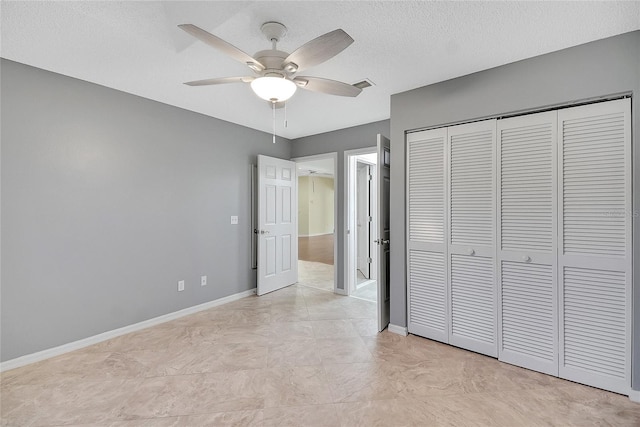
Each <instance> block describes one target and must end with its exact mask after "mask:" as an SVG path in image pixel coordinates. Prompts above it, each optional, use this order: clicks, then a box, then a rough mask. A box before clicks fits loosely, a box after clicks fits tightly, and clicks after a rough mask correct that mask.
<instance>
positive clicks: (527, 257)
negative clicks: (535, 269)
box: [522, 255, 531, 262]
mask: <svg viewBox="0 0 640 427" xmlns="http://www.w3.org/2000/svg"><path fill="white" fill-rule="evenodd" d="M522 261H524V262H531V257H530V256H529V255H523V256H522Z"/></svg>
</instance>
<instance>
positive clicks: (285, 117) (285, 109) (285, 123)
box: [284, 102, 288, 127]
mask: <svg viewBox="0 0 640 427" xmlns="http://www.w3.org/2000/svg"><path fill="white" fill-rule="evenodd" d="M284 127H288V123H287V103H286V102H285V103H284Z"/></svg>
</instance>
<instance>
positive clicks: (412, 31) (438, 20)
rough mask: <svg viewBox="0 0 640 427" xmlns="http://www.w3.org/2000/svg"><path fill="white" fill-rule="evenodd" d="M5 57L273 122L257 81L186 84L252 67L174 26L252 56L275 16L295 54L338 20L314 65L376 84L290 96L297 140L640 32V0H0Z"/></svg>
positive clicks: (318, 70)
mask: <svg viewBox="0 0 640 427" xmlns="http://www.w3.org/2000/svg"><path fill="white" fill-rule="evenodd" d="M0 7H1V9H0V13H1V15H2V19H1V21H0V25H1V36H2V39H1V49H0V56H2V57H4V58H7V59H11V60H13V61H17V62H21V63H24V64H28V65H32V66H35V67H39V68H43V69H45V70H50V71H54V72H57V73H61V74H65V75H68V76H71V77H75V78H79V79H82V80H87V81H90V82H93V83H97V84H100V85H104V86H108V87H111V88H114V89H118V90H122V91H125V92H129V93H132V94H135V95H139V96H143V97H145V98H149V99H153V100H156V101H160V102H164V103H166V104H170V105H175V106H178V107H181V108H185V109H187V110H192V111H196V112H199V113H202V114H206V115H209V116H213V117H217V118H220V119H223V120H227V121H230V122H233V123H238V124H241V125H244V126H248V127H251V128H254V129H259V130H263V131H266V132H270V131H271V126H272V124H271V123H272V122H271V120H272V115H271V112H270V110H269V106H268V105H267V104H266V103H265V102H264V101H261V100H259V99H258V98H257V97H256V96H255V95H254V94H253V93H252V91H251V89H250V88H249V86H248V85H243V84H236V85H222V86H210V87H188V86H185V85H183V84H182V82H185V81H190V80H198V79H204V78H211V77H224V76H237V75H247V74H248V73H247V69H246V67H245V66H243V65H242V64H240V63H238V62H236V61H234V60H232V59H229V58H228V57H226V56H225V55H224V54H222V53H220V52H218V51H216V50H214V49H213V48H211V47H209V46H207V45H205V44H203V43H201V42H199V41H196V40H195V39H193V38H192V37H190V36H189V35H188V34H186V33H184V32H183V31H181V30H180V29H178V28H177V25H178V24H182V23H192V24H195V25H198V26H200V27H202V28H204V29H206V30H207V31H209V32H211V33H213V34H215V35H217V36H219V37H222V38H223V39H225V40H227V41H228V42H230V43H231V44H233V45H235V46H237V47H239V48H240V49H242V50H244V51H245V52H247V53H249V54H254V53H255V52H256V51H259V50H263V49H268V48H269V47H270V45H269V43H268V42H267V41H266V40H265V39H264V38H263V36H262V34H261V33H260V30H259V29H260V25H261V24H262V23H263V22H265V21H272V20H275V21H279V22H282V23H283V24H285V25H286V26H287V27H288V29H289V32H288V34H287V35H286V37H285V38H284V39H283V40H282V42H281V43H280V44H279V49H281V50H285V51H288V52H291V51H293V50H295V49H296V48H297V47H299V46H300V45H302V44H304V43H305V42H307V41H309V40H311V39H313V38H315V37H317V36H319V35H321V34H324V33H326V32H328V31H331V30H334V29H336V28H342V29H344V30H345V31H346V32H347V33H349V34H350V35H351V36H352V37H353V38H354V39H355V43H353V44H352V45H351V46H350V47H349V48H347V49H346V50H345V51H343V52H342V53H340V54H339V55H338V56H336V57H335V58H333V59H331V60H329V61H328V62H326V63H324V64H321V65H319V66H317V67H314V68H312V69H309V70H306V71H305V72H304V74H308V75H315V76H318V77H324V78H330V79H335V80H341V81H344V82H347V83H355V82H358V81H360V80H363V79H365V78H368V79H370V80H371V81H372V82H374V83H375V86H374V87H371V88H368V89H365V90H364V91H363V93H362V94H361V95H360V96H359V97H357V98H343V97H335V96H330V95H324V94H318V93H312V92H308V91H303V90H299V91H298V92H297V93H296V94H295V95H294V97H293V98H292V99H291V100H290V101H289V103H288V108H287V115H288V127H287V128H286V129H285V128H283V120H282V118H283V114H284V111H283V110H279V111H278V124H277V126H278V131H277V132H278V134H279V135H282V136H284V137H287V138H297V137H301V136H306V135H312V134H316V133H321V132H327V131H331V130H335V129H340V128H344V127H349V126H354V125H358V124H363V123H368V122H372V121H377V120H383V119H388V118H389V102H390V100H389V97H390V95H392V94H394V93H398V92H403V91H406V90H409V89H414V88H416V87H420V86H425V85H428V84H431V83H435V82H438V81H442V80H447V79H450V78H454V77H458V76H461V75H465V74H469V73H473V72H476V71H480V70H483V69H487V68H491V67H495V66H499V65H502V64H506V63H510V62H513V61H517V60H521V59H525V58H529V57H532V56H536V55H540V54H543V53H547V52H552V51H555V50H559V49H563V48H567V47H570V46H575V45H578V44H582V43H586V42H589V41H593V40H597V39H601V38H605V37H609V36H613V35H616V34H621V33H625V32H628V31H633V30H637V29H640V2H635V1H630V2H616V1H605V2H581V1H578V2H575V1H571V2H547V1H541V2H481V1H478V2H427V1H376V2H367V1H354V2H348V1H338V2H333V1H297V2H295V1H285V2H274V1H256V2H242V1H231V2H220V1H210V2H188V1H180V2H142V1H140V2H120V1H109V2H93V1H92V2H90V1H83V2H36V1H28V2H27V1H22V2H13V1H2V2H1V4H0Z"/></svg>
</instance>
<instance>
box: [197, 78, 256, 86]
mask: <svg viewBox="0 0 640 427" xmlns="http://www.w3.org/2000/svg"><path fill="white" fill-rule="evenodd" d="M252 80H253V77H219V78H216V79H205V80H194V81H192V82H186V83H185V84H186V85H187V86H209V85H221V84H225V83H249V82H251V81H252Z"/></svg>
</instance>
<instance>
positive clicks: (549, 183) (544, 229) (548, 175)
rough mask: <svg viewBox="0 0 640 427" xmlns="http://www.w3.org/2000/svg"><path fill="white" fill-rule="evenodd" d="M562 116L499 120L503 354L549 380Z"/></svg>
mask: <svg viewBox="0 0 640 427" xmlns="http://www.w3.org/2000/svg"><path fill="white" fill-rule="evenodd" d="M557 116H558V113H557V112H556V111H550V112H545V113H538V114H530V115H526V116H522V117H514V118H510V119H505V120H499V121H498V160H499V161H498V234H497V237H498V242H497V243H498V272H497V273H498V286H499V290H500V292H499V294H498V297H499V301H500V310H499V317H498V319H499V320H498V325H499V333H498V342H499V351H498V357H499V359H500V360H501V361H504V362H507V363H512V364H514V365H518V366H523V367H525V368H529V369H534V370H536V371H540V372H544V373H547V374H551V375H558V320H557V317H558V307H557V300H558V295H557V261H556V259H557V253H556V247H557V240H558V233H557V219H556V218H557V207H556V206H557V196H556V188H557V180H556V175H557V174H556V151H557V149H556V146H557V143H556V135H557Z"/></svg>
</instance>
